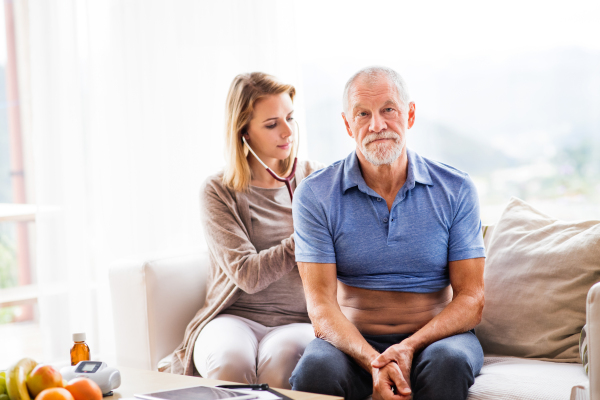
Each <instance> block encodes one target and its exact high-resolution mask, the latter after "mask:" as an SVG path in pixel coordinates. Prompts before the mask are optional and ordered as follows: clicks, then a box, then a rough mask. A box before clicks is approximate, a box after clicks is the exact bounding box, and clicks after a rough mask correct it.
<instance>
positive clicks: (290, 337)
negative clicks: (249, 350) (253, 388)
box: [257, 324, 315, 389]
mask: <svg viewBox="0 0 600 400" xmlns="http://www.w3.org/2000/svg"><path fill="white" fill-rule="evenodd" d="M280 328H281V329H279V328H278V329H276V330H273V331H271V332H270V333H269V334H268V335H266V336H265V337H264V338H263V340H262V341H261V342H260V344H259V348H258V361H257V374H258V381H259V382H261V383H262V382H265V383H268V384H269V385H271V386H273V387H279V388H283V389H288V388H290V384H289V378H290V376H291V374H292V371H293V370H294V368H295V367H296V364H297V363H298V360H299V359H300V357H302V354H303V353H304V350H305V348H306V346H307V345H308V343H310V342H311V341H312V340H313V339H314V337H315V336H314V332H313V330H312V326H311V325H310V324H292V325H287V326H283V327H280Z"/></svg>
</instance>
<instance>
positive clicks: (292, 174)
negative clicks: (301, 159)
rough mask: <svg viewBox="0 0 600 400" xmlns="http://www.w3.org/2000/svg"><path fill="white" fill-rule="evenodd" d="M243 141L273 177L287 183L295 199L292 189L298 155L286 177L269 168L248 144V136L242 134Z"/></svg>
mask: <svg viewBox="0 0 600 400" xmlns="http://www.w3.org/2000/svg"><path fill="white" fill-rule="evenodd" d="M242 142H244V144H245V145H246V147H248V150H250V152H251V153H252V155H254V157H256V159H257V160H258V162H259V163H261V164H262V166H263V167H265V168H266V169H267V172H268V173H269V174H270V175H271V176H272V177H273V178H275V180H276V181H279V182H283V183H284V184H285V186H286V187H287V190H288V193H289V194H290V199H291V200H293V199H294V192H293V191H292V179H294V176H295V175H296V164H297V163H298V157H294V165H293V166H292V171H291V172H290V174H289V175H288V176H287V177H285V178H282V177H280V176H279V175H277V174H276V173H275V172H273V170H272V169H271V168H269V167H268V166H267V164H265V163H264V162H263V161H262V160H261V159H260V158H259V157H258V156H257V155H256V153H255V152H254V150H252V147H250V145H249V144H248V142H247V141H246V138H245V137H243V136H242Z"/></svg>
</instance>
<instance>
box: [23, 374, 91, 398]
mask: <svg viewBox="0 0 600 400" xmlns="http://www.w3.org/2000/svg"><path fill="white" fill-rule="evenodd" d="M65 389H67V390H68V391H69V392H70V393H71V394H72V395H73V397H74V398H75V400H102V390H100V386H98V384H97V383H96V382H94V381H93V380H91V379H88V378H75V379H71V380H70V381H69V383H67V384H66V386H65ZM35 400H37V398H36V399H35Z"/></svg>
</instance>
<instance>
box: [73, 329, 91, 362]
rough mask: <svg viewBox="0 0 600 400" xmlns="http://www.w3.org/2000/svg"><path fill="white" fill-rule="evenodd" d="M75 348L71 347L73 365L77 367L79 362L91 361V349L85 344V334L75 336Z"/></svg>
mask: <svg viewBox="0 0 600 400" xmlns="http://www.w3.org/2000/svg"><path fill="white" fill-rule="evenodd" d="M73 341H74V342H75V344H73V347H71V365H77V363H78V362H79V361H89V359H90V348H89V346H88V345H87V343H86V342H85V333H74V334H73Z"/></svg>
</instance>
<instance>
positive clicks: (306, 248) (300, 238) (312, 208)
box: [292, 181, 336, 264]
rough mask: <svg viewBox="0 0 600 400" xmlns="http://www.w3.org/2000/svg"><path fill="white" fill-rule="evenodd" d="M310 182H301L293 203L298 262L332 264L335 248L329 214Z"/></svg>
mask: <svg viewBox="0 0 600 400" xmlns="http://www.w3.org/2000/svg"><path fill="white" fill-rule="evenodd" d="M307 183H308V182H306V181H303V182H302V183H300V185H299V186H298V188H297V189H296V192H295V193H294V200H293V202H292V214H293V218H294V240H295V242H296V262H311V263H321V264H332V263H335V262H336V259H335V249H334V246H333V238H332V235H331V232H330V230H329V228H328V221H327V215H326V213H325V210H324V208H323V205H322V204H321V203H320V202H319V201H318V200H317V196H315V194H314V192H313V190H312V189H311V187H310V186H309V185H308V184H307Z"/></svg>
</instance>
